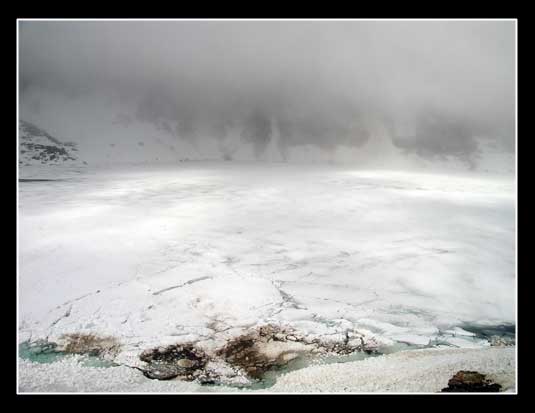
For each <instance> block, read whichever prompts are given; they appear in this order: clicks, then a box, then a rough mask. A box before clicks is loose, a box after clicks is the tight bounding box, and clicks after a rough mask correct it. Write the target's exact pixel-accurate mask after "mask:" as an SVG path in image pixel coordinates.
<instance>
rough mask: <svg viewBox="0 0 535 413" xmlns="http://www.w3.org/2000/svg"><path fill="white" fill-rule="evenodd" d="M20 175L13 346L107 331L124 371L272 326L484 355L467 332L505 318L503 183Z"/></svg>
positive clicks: (214, 173)
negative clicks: (179, 348) (171, 350)
mask: <svg viewBox="0 0 535 413" xmlns="http://www.w3.org/2000/svg"><path fill="white" fill-rule="evenodd" d="M43 171H46V173H44V172H43ZM20 178H21V179H24V180H25V181H21V182H20V183H19V223H18V232H19V235H18V236H19V342H22V341H25V340H28V339H30V340H36V339H44V338H46V339H48V340H50V341H54V340H56V339H58V338H59V337H61V336H62V335H63V334H71V333H94V334H98V335H101V336H112V337H115V338H116V339H117V340H118V341H119V342H120V343H121V351H120V353H119V354H118V356H117V361H118V362H124V363H128V364H133V365H134V364H136V360H137V356H138V355H139V353H140V352H141V351H142V350H143V349H147V348H151V347H157V346H161V345H167V344H174V343H177V342H196V343H199V345H200V346H202V347H203V348H206V349H207V351H209V350H210V349H215V348H217V347H220V346H221V345H222V344H223V343H225V341H226V340H228V339H229V338H230V337H234V336H237V335H239V334H242V333H243V332H246V331H248V330H251V329H253V328H255V327H256V326H258V325H263V324H266V323H269V324H275V325H286V326H290V327H291V328H293V329H295V330H296V331H299V332H300V333H301V334H303V335H305V336H307V335H308V336H314V337H322V338H329V339H332V340H334V341H336V340H343V339H344V337H347V332H348V331H358V332H359V333H361V334H363V335H364V336H365V338H366V339H371V340H375V342H377V343H379V344H381V345H383V346H392V345H396V343H398V344H399V343H407V344H411V345H418V346H427V345H431V344H433V343H441V344H445V345H450V346H453V347H485V346H488V341H486V340H481V339H479V338H477V337H475V336H474V335H473V334H471V333H470V331H466V329H468V328H467V327H466V326H469V325H474V324H475V325H483V326H484V325H500V324H514V322H515V306H516V304H515V296H516V294H515V288H516V283H515V202H516V200H515V182H514V178H513V177H512V176H509V175H507V176H505V175H502V176H499V175H489V174H487V175H482V174H476V173H468V172H466V173H464V174H463V173H452V174H432V173H421V172H393V171H378V170H367V171H364V170H357V169H352V168H349V167H347V166H345V167H344V166H335V165H323V166H319V165H314V166H311V165H308V166H305V165H290V164H284V163H271V164H269V163H266V164H259V163H248V162H227V163H223V162H189V163H182V164H180V165H175V166H150V167H149V166H136V167H132V168H129V169H127V168H123V169H121V168H107V169H101V170H97V169H84V170H79V171H76V170H62V169H59V168H56V169H51V168H48V169H43V170H39V169H34V170H29V169H28V170H24V171H21V173H20ZM39 179H41V180H39ZM45 179H51V180H45ZM55 179H58V180H55ZM468 330H469V329H468Z"/></svg>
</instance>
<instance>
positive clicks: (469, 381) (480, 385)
mask: <svg viewBox="0 0 535 413" xmlns="http://www.w3.org/2000/svg"><path fill="white" fill-rule="evenodd" d="M501 388H502V386H501V385H500V384H497V383H493V382H492V381H491V380H488V379H486V376H485V375H484V374H481V373H478V372H477V371H465V370H461V371H458V372H457V373H456V374H455V375H454V376H453V377H452V378H451V379H450V380H449V381H448V387H445V388H444V389H442V392H499V391H500V389H501Z"/></svg>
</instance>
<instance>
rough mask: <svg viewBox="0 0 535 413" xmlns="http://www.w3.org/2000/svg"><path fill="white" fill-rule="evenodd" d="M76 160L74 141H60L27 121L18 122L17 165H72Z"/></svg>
mask: <svg viewBox="0 0 535 413" xmlns="http://www.w3.org/2000/svg"><path fill="white" fill-rule="evenodd" d="M78 160H79V159H78V148H77V145H76V143H74V142H61V141H60V140H59V139H57V138H55V137H53V136H52V135H50V134H49V133H48V132H46V131H44V130H43V129H40V128H39V127H37V126H35V125H33V124H31V123H29V122H26V121H24V120H21V121H20V122H19V165H22V166H30V165H50V164H53V165H74V164H76V163H77V162H78Z"/></svg>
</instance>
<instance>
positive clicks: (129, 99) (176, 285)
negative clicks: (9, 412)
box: [17, 20, 517, 393]
mask: <svg viewBox="0 0 535 413" xmlns="http://www.w3.org/2000/svg"><path fill="white" fill-rule="evenodd" d="M515 41H516V39H515V22H514V21H507V20H502V21H305V20H303V21H273V20H272V21H215V20H203V21H193V20H192V21H34V20H22V21H19V63H20V65H19V80H20V83H19V92H20V93H19V104H20V106H19V115H20V116H19V133H18V144H19V156H18V162H19V168H18V194H17V195H18V198H17V200H18V220H17V229H18V234H17V235H18V238H17V246H18V343H17V344H18V345H19V352H18V356H19V363H18V367H19V375H18V378H19V385H20V389H22V391H44V392H53V391H113V390H118V391H126V392H128V391H155V392H164V391H169V392H175V393H176V392H188V391H195V392H197V391H200V392H204V391H206V390H207V389H208V391H212V392H216V391H226V390H229V389H230V391H233V392H247V391H269V390H273V391H280V392H298V391H304V392H308V391H321V392H331V391H335V392H353V391H354V392H363V391H372V392H374V391H381V392H382V391H386V392H388V391H409V392H414V391H427V392H436V391H440V390H441V389H443V388H445V387H446V386H448V380H449V379H450V378H451V377H452V375H453V374H455V373H456V372H457V371H459V370H461V369H462V370H477V371H478V372H479V373H481V374H486V375H488V377H489V378H490V379H492V380H495V381H496V383H494V384H493V386H494V387H493V388H494V389H495V388H496V386H497V385H500V386H502V387H501V389H502V391H514V390H515V386H516V383H515V377H516V375H515V373H516V371H515V368H516V367H515V352H516V349H515V348H514V346H515V343H516V316H517V309H516V265H515V264H516V263H515V260H516V237H515V235H516V202H517V200H516V197H517V195H516V192H517V188H516V174H515V172H516V171H515V152H516V148H515V129H516V127H515V101H516V95H515V93H516V91H515V85H516V80H515V76H516V68H515V60H516V58H515ZM393 353H395V354H393ZM333 363H334V364H333ZM341 363H343V364H341ZM283 373H284V374H283ZM470 374H472V373H470Z"/></svg>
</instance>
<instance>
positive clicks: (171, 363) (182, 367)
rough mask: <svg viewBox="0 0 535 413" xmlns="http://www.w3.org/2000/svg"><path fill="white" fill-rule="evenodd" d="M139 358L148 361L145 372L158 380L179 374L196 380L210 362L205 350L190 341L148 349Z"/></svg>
mask: <svg viewBox="0 0 535 413" xmlns="http://www.w3.org/2000/svg"><path fill="white" fill-rule="evenodd" d="M139 358H140V359H141V360H142V361H144V362H146V363H147V366H146V367H145V368H143V369H142V371H143V374H144V375H145V376H146V377H148V378H150V379H158V380H169V379H173V378H175V377H178V376H180V377H181V378H182V379H183V380H194V379H196V378H198V376H199V375H200V374H201V373H202V370H203V369H204V367H205V366H206V363H207V362H208V357H207V356H206V354H205V353H204V351H202V350H201V349H199V348H197V347H195V346H194V345H193V344H190V343H188V344H183V345H172V346H167V347H159V348H156V349H151V350H146V351H144V352H143V353H141V355H140V356H139Z"/></svg>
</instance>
